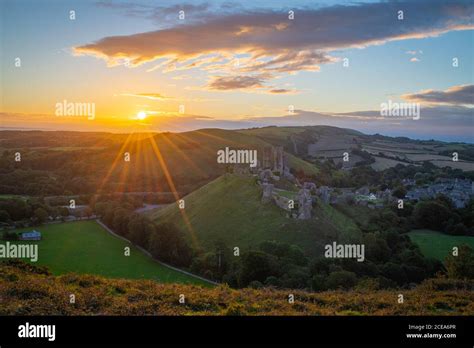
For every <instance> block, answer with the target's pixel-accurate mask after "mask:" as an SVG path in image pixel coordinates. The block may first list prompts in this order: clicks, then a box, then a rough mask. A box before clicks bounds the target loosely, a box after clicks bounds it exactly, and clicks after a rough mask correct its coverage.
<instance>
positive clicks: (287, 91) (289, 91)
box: [268, 88, 298, 94]
mask: <svg viewBox="0 0 474 348" xmlns="http://www.w3.org/2000/svg"><path fill="white" fill-rule="evenodd" d="M268 93H270V94H297V93H298V91H296V90H294V89H286V88H279V89H271V90H269V91H268Z"/></svg>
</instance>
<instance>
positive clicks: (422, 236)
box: [408, 230, 474, 261]
mask: <svg viewBox="0 0 474 348" xmlns="http://www.w3.org/2000/svg"><path fill="white" fill-rule="evenodd" d="M408 235H409V236H410V238H411V240H412V241H413V242H414V243H416V244H417V245H418V246H419V247H420V249H421V252H422V253H423V255H425V256H426V257H432V258H435V259H438V260H440V261H444V259H445V258H446V256H448V254H451V253H452V251H453V247H455V246H457V247H459V246H461V245H462V244H467V245H469V246H470V247H471V248H472V249H474V237H469V236H450V235H447V234H443V233H440V232H436V231H431V230H413V231H411V232H410V233H408Z"/></svg>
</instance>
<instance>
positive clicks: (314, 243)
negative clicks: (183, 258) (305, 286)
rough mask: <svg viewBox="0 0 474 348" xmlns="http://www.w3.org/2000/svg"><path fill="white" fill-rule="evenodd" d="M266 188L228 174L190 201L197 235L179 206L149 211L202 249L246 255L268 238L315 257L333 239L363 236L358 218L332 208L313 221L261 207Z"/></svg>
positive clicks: (322, 209)
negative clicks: (224, 248)
mask: <svg viewBox="0 0 474 348" xmlns="http://www.w3.org/2000/svg"><path fill="white" fill-rule="evenodd" d="M261 195H262V193H261V189H260V187H259V186H258V185H257V183H256V180H255V178H252V177H241V176H237V175H231V174H227V175H224V176H222V177H220V178H218V179H216V180H214V181H212V182H211V183H209V184H207V185H205V186H203V187H201V188H200V189H198V190H197V191H194V192H192V193H191V194H189V195H188V196H186V197H184V200H185V204H186V207H185V209H184V214H186V216H187V218H188V219H189V222H190V226H191V229H192V232H190V230H189V228H188V227H187V225H186V224H185V222H184V219H183V216H182V214H181V211H180V210H179V208H178V206H177V205H175V204H171V205H169V206H167V207H165V208H162V209H158V210H156V211H152V212H151V213H149V216H150V217H151V218H152V219H153V220H154V221H155V222H157V223H159V222H172V223H174V224H176V225H177V226H179V227H180V228H181V229H182V230H183V231H185V232H186V233H187V235H188V238H189V239H190V241H192V239H193V238H192V235H191V233H193V234H194V236H195V240H196V241H197V243H198V245H199V246H202V247H204V248H206V247H209V248H210V247H212V246H213V243H214V242H215V241H217V240H223V241H224V242H226V244H227V245H228V247H232V248H233V247H235V246H238V247H240V249H241V251H243V250H248V249H256V248H257V246H258V244H259V243H261V242H263V241H266V240H277V241H280V242H286V243H290V244H297V245H299V246H300V247H301V248H302V249H303V250H305V251H306V252H307V253H308V254H310V255H315V254H319V255H321V253H322V250H323V245H324V244H326V242H327V241H330V240H331V238H332V241H334V240H335V239H336V240H342V239H345V240H350V239H352V238H356V237H358V236H359V233H360V231H359V229H358V228H357V226H356V225H355V223H354V222H352V220H350V219H349V218H347V217H345V216H344V215H343V214H342V213H339V212H338V211H337V210H336V209H334V208H332V207H331V206H329V205H325V204H321V205H320V206H318V207H315V208H314V209H313V212H314V216H313V218H312V219H311V220H296V219H289V218H287V217H285V212H284V211H283V210H282V209H280V208H278V207H276V206H275V205H274V204H273V203H268V204H262V203H261Z"/></svg>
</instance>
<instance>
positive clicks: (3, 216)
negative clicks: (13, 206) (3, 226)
mask: <svg viewBox="0 0 474 348" xmlns="http://www.w3.org/2000/svg"><path fill="white" fill-rule="evenodd" d="M8 220H10V214H8V212H7V211H6V210H0V221H1V222H7V221H8Z"/></svg>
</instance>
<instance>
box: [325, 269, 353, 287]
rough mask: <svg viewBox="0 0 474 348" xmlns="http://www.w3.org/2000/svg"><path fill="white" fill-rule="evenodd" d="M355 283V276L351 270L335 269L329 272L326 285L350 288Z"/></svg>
mask: <svg viewBox="0 0 474 348" xmlns="http://www.w3.org/2000/svg"><path fill="white" fill-rule="evenodd" d="M356 284H357V276H356V274H355V273H353V272H348V271H336V272H332V273H331V274H329V277H328V278H327V280H326V287H327V288H329V289H338V288H343V289H350V288H352V287H353V286H355V285H356Z"/></svg>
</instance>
